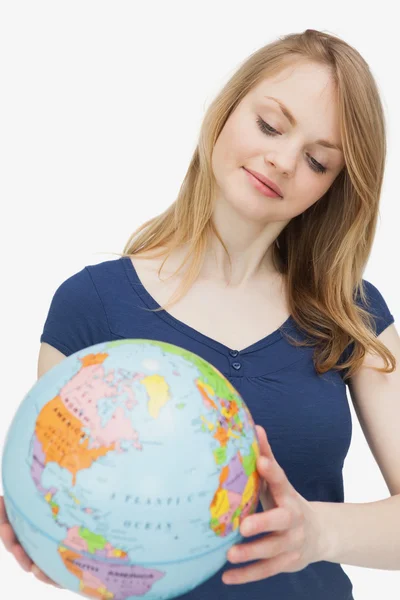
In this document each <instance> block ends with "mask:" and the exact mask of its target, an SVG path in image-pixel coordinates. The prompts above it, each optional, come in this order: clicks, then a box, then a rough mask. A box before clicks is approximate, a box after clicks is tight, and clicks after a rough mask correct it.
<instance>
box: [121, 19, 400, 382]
mask: <svg viewBox="0 0 400 600" xmlns="http://www.w3.org/2000/svg"><path fill="white" fill-rule="evenodd" d="M294 60H300V61H301V60H306V61H313V62H315V63H317V64H320V65H325V66H326V67H328V68H329V69H330V71H331V72H332V77H333V78H334V82H335V90H336V92H337V103H338V109H339V118H340V134H341V140H342V145H343V152H344V159H345V167H344V168H343V170H342V171H341V172H340V173H339V175H338V176H337V177H336V179H335V181H334V182H333V184H332V185H331V186H330V188H329V189H328V190H327V192H326V193H325V194H324V196H322V198H321V199H320V200H319V201H318V202H316V203H315V204H313V205H312V206H311V207H309V208H308V209H307V210H305V211H304V212H303V213H301V214H300V215H297V216H296V217H294V218H293V219H291V221H290V222H289V223H288V224H287V225H286V227H285V228H284V229H283V230H282V231H281V232H280V234H279V235H278V237H277V239H276V240H275V242H274V243H273V247H272V260H273V264H274V265H275V268H276V269H277V271H278V272H280V273H281V274H282V276H283V277H284V278H285V281H286V294H287V302H288V306H289V308H290V312H291V315H292V318H293V319H294V320H295V321H296V323H297V324H298V325H299V326H300V327H301V328H302V330H303V331H304V333H305V334H308V336H310V337H309V338H308V339H303V340H295V339H293V338H291V337H290V336H287V337H288V339H289V341H291V342H293V343H294V344H295V345H299V346H315V347H316V348H315V352H314V366H315V369H316V371H317V373H325V372H326V371H329V370H330V369H336V370H340V369H346V370H347V371H348V372H347V374H345V376H344V380H346V379H347V378H349V377H351V375H352V374H353V373H354V372H355V371H356V370H357V369H358V368H359V366H360V365H361V362H362V360H363V357H364V355H365V354H366V352H367V351H368V352H372V353H373V354H378V355H379V356H380V357H381V358H382V359H383V360H384V363H385V367H383V368H379V369H377V370H379V371H381V372H385V373H391V372H393V371H394V370H395V368H396V359H395V357H394V355H393V354H392V353H391V352H390V351H389V350H388V349H387V348H386V346H384V344H382V343H381V342H380V341H379V340H378V339H377V338H376V336H375V334H374V332H373V331H372V328H371V326H372V322H373V317H372V316H371V315H370V314H369V313H368V312H367V311H366V310H364V309H363V308H361V307H360V306H358V305H357V303H356V302H355V299H356V294H358V293H359V295H360V298H361V300H362V301H363V303H366V300H367V298H366V296H365V290H364V288H363V285H362V274H363V271H364V268H365V266H366V263H367V261H368V258H369V255H370V252H371V248H372V245H373V240H374V236H375V231H376V226H377V219H378V211H379V201H380V195H381V187H382V180H383V175H384V166H385V159H386V133H385V120H384V113H383V108H382V105H381V101H380V97H379V92H378V89H377V85H376V83H375V80H374V78H373V76H372V74H371V71H370V69H369V67H368V64H367V63H366V62H365V60H364V59H363V58H362V57H361V56H360V54H359V53H358V52H357V51H356V50H355V49H353V48H352V47H351V46H349V45H348V44H347V43H345V42H344V41H342V40H341V39H339V38H337V37H334V36H332V35H329V34H326V33H323V32H321V31H316V30H313V29H307V30H306V31H304V32H303V33H298V34H290V35H286V36H283V37H280V38H279V39H278V40H277V41H274V42H273V43H270V44H268V45H266V46H264V47H262V48H260V49H259V50H257V51H256V52H254V53H253V54H252V55H250V57H249V58H248V59H247V60H246V61H245V62H244V63H243V64H242V65H241V66H240V67H239V69H238V70H237V71H236V72H235V73H234V75H233V76H232V77H231V78H230V79H229V81H228V82H227V83H226V85H225V86H224V87H223V88H222V90H221V91H220V93H219V94H218V95H217V97H216V98H215V99H214V101H213V102H212V103H211V105H210V107H209V108H208V110H207V112H206V115H205V118H204V120H203V123H202V126H201V130H200V135H199V140H198V144H197V147H196V149H195V151H194V153H193V156H192V160H191V162H190V165H189V168H188V170H187V173H186V175H185V178H184V180H183V182H182V185H181V187H180V190H179V193H178V196H177V198H176V200H175V201H174V202H173V204H172V205H171V206H170V207H169V208H167V210H165V211H164V212H163V213H161V214H159V215H158V216H155V217H153V218H152V219H150V220H148V221H146V222H145V223H143V224H142V225H141V226H140V227H139V228H137V229H136V230H135V231H134V232H133V233H132V235H131V236H130V238H129V240H128V241H127V243H126V245H125V247H124V249H123V253H122V254H118V253H112V254H117V255H118V256H120V257H130V256H133V255H137V256H139V255H143V254H144V253H146V254H148V253H149V252H150V251H153V250H157V249H159V248H161V251H160V252H158V253H155V254H153V255H152V256H155V257H159V256H165V258H164V261H163V262H162V264H161V266H160V269H159V271H158V273H159V275H160V272H161V269H162V267H163V265H164V263H165V261H166V260H167V258H168V256H169V255H170V254H171V252H173V251H174V249H176V248H178V247H179V246H181V245H182V244H187V245H188V248H189V250H188V252H187V254H186V257H185V259H184V261H183V262H182V264H181V265H180V267H179V268H178V269H177V270H176V271H175V272H174V273H173V275H176V274H177V273H178V272H179V271H180V270H181V269H182V268H183V267H184V265H185V264H186V263H187V262H188V261H189V260H190V259H191V262H190V265H189V267H188V269H187V271H186V273H185V277H184V278H183V280H182V285H180V286H179V287H178V289H177V290H176V292H175V294H173V295H172V297H171V298H170V300H169V302H168V303H167V304H165V305H164V306H162V307H161V308H159V309H156V310H166V309H167V308H169V306H171V305H172V304H174V303H175V302H177V301H178V300H179V299H180V298H181V297H182V296H183V295H184V294H186V292H187V291H188V289H189V288H190V287H191V285H192V284H193V283H194V281H195V280H196V278H197V277H198V275H199V272H200V269H201V266H202V263H203V259H204V253H205V250H206V244H207V238H208V235H209V234H210V233H213V234H215V235H216V236H217V238H218V239H219V240H220V242H221V244H222V246H223V247H224V249H225V251H226V253H227V254H228V258H229V262H230V257H229V253H228V250H227V248H226V246H225V244H224V243H223V240H222V239H221V237H220V235H219V233H218V231H217V230H216V227H215V226H214V224H213V222H212V219H211V217H212V212H213V198H214V191H215V188H214V185H215V178H214V176H213V170H212V166H211V156H212V152H213V147H214V144H215V142H216V140H217V138H218V136H219V134H220V132H221V130H222V128H223V127H224V124H225V122H226V120H227V119H228V117H229V115H230V114H231V113H232V111H234V110H235V107H236V106H237V105H238V103H239V102H240V101H241V100H242V99H243V97H244V96H245V95H246V94H247V93H248V92H249V91H250V90H251V89H252V88H253V86H255V85H257V84H258V83H259V82H260V81H261V80H263V79H264V78H265V77H269V76H271V75H272V74H275V73H277V72H279V71H280V70H281V69H282V68H284V67H286V66H287V65H289V64H293V61H294ZM371 131H372V132H373V135H371ZM163 248H164V249H163ZM350 345H351V346H350ZM349 347H352V349H353V352H352V354H351V355H350V356H349V358H348V360H347V361H346V362H343V363H342V364H340V360H339V359H340V357H341V355H342V353H343V352H344V350H345V349H349ZM389 363H390V364H391V366H390V367H389Z"/></svg>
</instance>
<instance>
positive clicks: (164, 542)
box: [2, 339, 260, 600]
mask: <svg viewBox="0 0 400 600" xmlns="http://www.w3.org/2000/svg"><path fill="white" fill-rule="evenodd" d="M259 452H260V451H259V446H258V440H257V434H256V430H255V425H254V421H253V419H252V417H251V414H250V412H249V410H248V408H247V406H246V405H245V403H244V401H243V399H242V398H241V396H240V395H239V393H238V392H237V391H236V389H235V388H234V387H233V386H232V384H231V383H230V382H229V381H228V380H227V379H226V378H225V377H224V376H223V375H222V374H221V373H220V372H219V371H218V370H217V369H216V368H215V367H214V366H213V365H212V364H210V363H209V362H207V361H205V360H204V359H202V358H201V357H200V356H198V355H196V354H194V353H192V352H189V351H187V350H185V349H183V348H181V347H179V346H176V345H173V344H168V343H165V342H161V341H157V340H145V339H127V340H120V341H112V342H104V343H100V344H95V345H93V346H89V347H88V348H85V349H83V350H80V351H79V352H76V353H74V354H72V355H71V356H69V357H67V358H65V359H64V360H63V361H62V362H61V363H59V364H57V365H55V366H54V367H53V368H52V369H50V370H49V371H47V372H46V373H45V374H44V375H43V376H42V377H41V378H40V379H39V380H38V381H37V382H36V383H35V384H34V385H33V387H32V388H31V390H30V391H29V392H28V394H27V395H26V396H25V398H24V399H23V401H22V402H21V404H20V406H19V408H18V410H17V412H16V414H15V417H14V419H13V421H12V423H11V425H10V428H9V431H8V434H7V437H6V441H5V445H4V449H3V457H2V481H3V493H4V499H5V505H6V510H7V514H8V517H9V520H10V522H11V524H12V526H13V528H14V530H15V532H16V534H17V536H18V539H19V541H20V543H21V544H22V546H23V547H24V549H25V550H26V552H27V553H28V554H29V556H30V557H31V558H32V560H33V561H34V562H35V563H36V564H37V565H38V566H39V567H40V569H42V570H43V571H44V572H45V573H46V574H47V575H48V576H49V577H50V578H51V579H53V580H54V581H55V582H56V583H58V584H59V585H61V586H62V587H64V588H66V589H68V590H71V591H73V592H76V593H78V594H81V595H85V596H89V597H93V598H100V599H102V600H134V599H135V598H137V597H141V598H145V599H151V600H156V599H157V600H158V599H160V600H161V599H162V598H165V599H167V598H173V597H176V596H179V595H181V594H184V593H185V592H188V591H190V590H192V589H193V588H195V587H197V586H198V585H200V584H201V583H203V582H204V581H205V580H207V579H209V578H210V577H211V576H212V575H214V574H215V573H216V572H217V571H218V570H219V569H220V568H221V567H223V565H224V564H225V563H226V562H227V558H226V553H227V551H228V549H229V548H230V547H231V546H232V545H234V544H236V543H239V542H240V541H241V540H242V539H243V538H242V536H241V535H240V532H239V526H240V523H241V522H242V520H243V519H244V518H245V517H246V516H247V515H249V514H252V513H253V512H255V510H256V508H257V505H258V500H259V493H260V479H259V475H258V473H257V470H256V459H257V457H258V455H259Z"/></svg>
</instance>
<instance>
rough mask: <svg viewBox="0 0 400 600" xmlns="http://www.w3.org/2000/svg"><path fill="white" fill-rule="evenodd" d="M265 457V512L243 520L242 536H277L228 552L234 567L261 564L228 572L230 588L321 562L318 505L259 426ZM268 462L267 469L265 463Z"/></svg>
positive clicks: (262, 497) (225, 577)
mask: <svg viewBox="0 0 400 600" xmlns="http://www.w3.org/2000/svg"><path fill="white" fill-rule="evenodd" d="M256 429H257V436H258V441H259V444H260V456H259V457H258V459H257V470H258V472H259V474H260V476H261V482H262V483H261V495H260V500H261V504H262V507H263V509H264V512H262V513H255V514H252V515H249V516H247V517H246V518H245V519H243V521H242V523H241V526H240V533H241V534H242V535H243V536H244V537H246V536H253V535H256V534H260V533H267V532H271V533H270V534H269V535H265V536H263V537H262V538H259V539H257V540H255V541H254V542H248V543H244V544H238V545H236V546H233V547H232V548H230V550H229V551H228V554H227V557H228V560H229V561H230V562H232V563H240V562H247V561H252V560H257V562H255V563H253V564H251V565H249V566H246V567H241V568H237V569H231V570H229V571H225V572H224V574H223V577H222V581H223V582H224V583H233V584H237V583H247V582H250V581H259V580H260V579H265V578H267V577H271V575H277V574H278V573H282V572H283V573H293V572H295V571H300V570H301V569H304V568H305V567H307V565H309V564H310V563H312V562H316V561H318V560H322V559H321V544H322V541H323V540H322V538H323V536H322V525H321V524H320V522H319V518H318V517H317V514H316V511H315V509H314V508H313V504H312V503H310V502H308V501H307V500H306V499H305V498H303V496H301V495H300V494H299V493H298V492H297V491H296V490H295V489H294V487H293V486H292V485H291V483H290V482H289V480H288V479H287V477H286V474H285V472H284V470H283V469H282V467H280V465H279V464H278V463H277V461H276V459H275V457H274V455H273V454H272V450H271V446H270V445H269V442H268V440H267V434H266V433H265V430H264V429H263V428H262V427H260V426H259V425H256ZM266 459H268V462H267V464H266V463H265V460H266Z"/></svg>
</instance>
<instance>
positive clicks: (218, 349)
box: [40, 257, 394, 600]
mask: <svg viewBox="0 0 400 600" xmlns="http://www.w3.org/2000/svg"><path fill="white" fill-rule="evenodd" d="M363 282H364V285H365V289H366V293H367V298H368V299H369V308H368V307H365V306H364V308H366V309H367V310H370V311H371V312H372V314H373V315H374V327H375V331H376V335H379V334H380V333H381V332H382V331H383V330H384V329H385V328H386V327H387V326H388V325H389V324H390V323H392V322H393V321H394V318H393V316H392V315H391V313H390V311H389V308H388V306H387V304H386V302H385V300H384V298H383V296H382V295H381V293H380V292H379V291H378V289H377V288H376V287H375V286H373V285H372V284H371V283H370V282H368V281H366V280H363ZM357 302H361V300H360V299H357ZM154 308H159V304H158V303H157V302H156V301H155V300H154V298H153V297H152V296H151V295H150V294H149V293H148V292H147V290H146V289H145V288H144V286H143V285H142V283H141V281H140V279H139V277H138V275H137V273H136V270H135V268H134V266H133V264H132V262H131V260H130V259H129V258H125V257H123V258H119V259H116V260H109V261H104V262H102V263H99V264H95V265H88V266H86V267H84V268H83V269H82V270H81V271H79V272H77V273H75V274H73V275H72V276H70V277H69V278H68V279H66V280H65V281H64V282H62V283H61V284H60V286H59V287H58V288H57V290H56V292H55V294H54V296H53V298H52V301H51V304H50V308H49V311H48V315H47V319H46V322H45V324H44V328H43V333H42V335H41V338H40V341H41V342H47V343H48V344H50V345H52V346H54V347H55V348H57V349H58V350H60V352H62V353H63V354H65V355H66V356H69V355H71V354H73V353H74V352H77V351H79V350H82V349H84V348H87V347H88V346H91V345H93V344H97V343H100V342H104V341H110V340H118V339H128V338H143V339H154V340H160V341H164V342H168V343H171V344H175V345H177V346H181V347H182V348H185V349H187V350H189V351H191V352H194V353H196V354H197V355H199V356H201V357H202V358H204V359H205V360H207V361H208V362H210V363H211V364H213V365H214V366H215V367H216V368H217V369H218V370H219V371H220V372H221V373H222V374H223V375H224V376H225V377H226V378H227V379H228V380H229V381H230V382H231V383H232V385H233V386H234V387H235V388H236V390H237V391H238V392H239V393H240V395H241V396H242V398H243V399H244V401H245V402H246V404H247V406H248V408H249V410H250V412H251V414H252V416H253V419H254V421H255V423H256V424H259V425H261V426H262V427H264V429H265V430H266V432H267V435H268V440H269V443H270V445H271V448H272V451H273V453H274V455H275V457H276V459H277V461H278V463H279V464H280V465H281V467H282V468H283V469H284V471H285V473H286V475H287V477H288V479H289V481H290V482H291V483H292V485H293V486H294V487H295V488H296V489H297V490H298V492H299V493H300V494H302V496H303V497H305V498H306V499H307V500H310V501H312V500H317V501H326V502H343V501H344V491H343V477H342V469H343V462H344V460H345V458H346V455H347V452H348V449H349V446H350V441H351V433H352V426H351V414H350V409H349V404H348V399H347V393H346V389H347V388H346V385H345V383H344V382H343V378H342V376H343V371H339V372H338V371H334V370H331V371H329V372H327V373H325V374H323V375H318V374H317V373H316V371H315V369H314V365H313V361H312V352H313V348H310V347H295V346H293V345H292V344H290V342H289V341H288V340H287V339H286V338H285V335H284V334H285V333H286V332H287V333H290V335H291V336H293V337H295V338H298V339H301V338H302V332H301V331H300V329H299V328H298V327H297V324H296V323H295V322H294V320H293V319H292V317H291V316H290V317H289V318H288V319H287V320H286V321H285V322H284V323H283V324H282V326H281V327H280V328H279V329H277V330H276V331H273V332H272V333H270V334H269V335H267V336H265V337H264V338H262V339H260V340H259V341H257V342H255V343H254V344H251V345H250V346H248V347H247V348H244V349H240V352H239V351H238V350H237V349H232V348H228V347H227V346H225V345H224V344H222V343H220V342H218V341H216V340H214V339H212V338H211V337H208V336H206V335H204V334H202V333H200V332H198V331H197V330H196V329H194V328H192V327H191V326H190V325H189V324H187V323H184V322H182V321H179V320H178V319H176V318H175V317H173V316H172V315H171V314H169V313H168V312H166V311H164V310H163V311H160V312H156V313H155V312H150V311H149V310H148V309H154ZM146 309H147V310H146ZM350 352H351V346H349V347H348V348H347V349H346V351H345V352H344V353H343V360H344V359H345V357H347V356H348V355H349V354H350ZM233 359H234V360H233ZM341 362H342V360H341ZM257 510H258V511H261V510H262V507H261V504H259V506H258V509H257ZM255 537H259V536H255ZM250 539H255V538H254V537H253V538H250ZM241 566H243V564H233V563H232V564H230V563H227V564H226V565H225V567H223V568H222V569H221V570H220V571H219V572H218V573H216V574H215V575H214V576H213V577H211V578H210V579H209V580H208V581H206V582H204V583H203V584H201V585H200V586H198V587H197V588H195V589H194V590H192V591H190V592H188V593H187V594H185V595H183V596H180V599H181V600H204V598H207V599H208V600H249V599H251V600H267V599H268V600H278V598H279V599H282V600H305V599H307V600H322V599H323V600H351V599H352V598H353V596H352V583H351V581H350V579H349V577H348V575H347V574H346V573H345V572H344V570H343V569H342V567H341V565H339V564H337V563H331V562H325V561H321V562H317V563H312V564H311V565H308V566H307V567H306V568H305V569H302V570H301V571H297V572H295V573H279V574H278V575H276V576H273V577H269V578H267V579H264V580H261V581H257V582H251V583H247V584H243V585H236V586H235V585H234V586H228V585H225V584H224V583H223V582H222V580H221V576H222V573H223V572H224V571H226V570H227V569H228V568H236V567H241Z"/></svg>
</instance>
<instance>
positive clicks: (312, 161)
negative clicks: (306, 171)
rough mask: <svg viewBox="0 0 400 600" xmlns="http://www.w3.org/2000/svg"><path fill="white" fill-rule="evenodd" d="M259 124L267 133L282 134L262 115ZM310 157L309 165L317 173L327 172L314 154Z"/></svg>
mask: <svg viewBox="0 0 400 600" xmlns="http://www.w3.org/2000/svg"><path fill="white" fill-rule="evenodd" d="M257 125H258V127H259V128H260V129H261V131H262V132H263V133H266V134H267V135H272V136H275V135H282V134H281V133H279V131H277V130H276V129H274V128H273V127H271V125H268V123H266V122H265V121H264V120H263V119H261V117H258V119H257ZM307 156H309V155H307ZM309 158H310V161H309V165H310V167H311V169H312V170H313V171H315V172H316V173H321V174H323V173H326V171H327V168H326V167H324V166H323V165H321V164H320V163H319V162H317V161H316V160H315V158H313V157H312V156H309Z"/></svg>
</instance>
